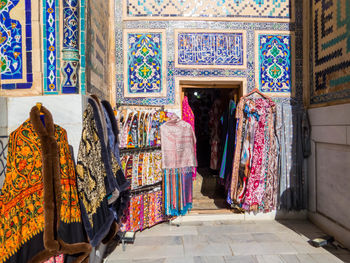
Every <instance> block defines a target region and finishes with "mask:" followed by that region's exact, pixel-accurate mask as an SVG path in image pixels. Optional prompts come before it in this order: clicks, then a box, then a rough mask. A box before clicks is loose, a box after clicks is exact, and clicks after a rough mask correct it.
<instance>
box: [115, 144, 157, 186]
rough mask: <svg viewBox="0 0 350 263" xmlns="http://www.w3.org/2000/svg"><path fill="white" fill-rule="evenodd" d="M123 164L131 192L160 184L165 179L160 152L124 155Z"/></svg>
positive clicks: (122, 157)
mask: <svg viewBox="0 0 350 263" xmlns="http://www.w3.org/2000/svg"><path fill="white" fill-rule="evenodd" d="M121 162H122V167H123V170H124V174H125V175H126V179H127V180H128V181H129V182H130V184H131V190H134V189H137V188H140V187H142V186H146V185H152V184H156V183H159V182H161V181H162V179H163V171H162V153H161V152H160V150H155V151H151V152H138V153H123V154H122V156H121Z"/></svg>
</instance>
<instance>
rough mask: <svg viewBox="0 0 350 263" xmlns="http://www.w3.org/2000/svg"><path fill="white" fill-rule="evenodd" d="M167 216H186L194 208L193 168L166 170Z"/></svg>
mask: <svg viewBox="0 0 350 263" xmlns="http://www.w3.org/2000/svg"><path fill="white" fill-rule="evenodd" d="M164 185H165V187H164V188H165V189H164V206H165V208H164V209H165V214H166V215H171V216H179V215H185V214H186V213H187V212H188V211H189V210H191V208H192V188H193V185H192V168H191V167H187V168H167V169H164Z"/></svg>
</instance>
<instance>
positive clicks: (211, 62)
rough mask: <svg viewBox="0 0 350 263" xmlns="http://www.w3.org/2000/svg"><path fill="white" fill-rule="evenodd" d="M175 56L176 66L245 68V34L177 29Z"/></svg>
mask: <svg viewBox="0 0 350 263" xmlns="http://www.w3.org/2000/svg"><path fill="white" fill-rule="evenodd" d="M175 57H176V58H175V59H176V62H177V63H176V67H192V68H198V67H216V68H218V67H222V68H226V67H227V66H229V67H235V68H244V67H245V62H246V57H245V34H244V33H243V32H231V33H225V32H212V33H209V32H208V31H207V32H181V31H179V32H177V31H175Z"/></svg>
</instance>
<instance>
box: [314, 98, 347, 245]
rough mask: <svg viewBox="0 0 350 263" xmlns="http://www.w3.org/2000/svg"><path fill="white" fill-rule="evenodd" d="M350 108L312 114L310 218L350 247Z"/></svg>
mask: <svg viewBox="0 0 350 263" xmlns="http://www.w3.org/2000/svg"><path fill="white" fill-rule="evenodd" d="M349 114H350V104H343V105H335V106H329V107H318V108H314V109H310V110H309V115H310V122H311V142H312V155H311V157H310V158H309V173H308V177H309V215H310V218H311V219H312V220H313V221H314V222H315V223H316V224H318V225H319V226H321V227H322V228H323V230H325V231H326V232H327V233H328V234H331V235H334V236H335V237H336V239H337V240H339V241H341V242H343V243H344V245H347V247H350V221H349V217H350V212H349V209H347V208H348V207H349V204H348V203H349V199H350V192H349V189H350V180H349V179H350V176H349V175H350V173H349V169H350V119H349V118H348V117H346V116H349Z"/></svg>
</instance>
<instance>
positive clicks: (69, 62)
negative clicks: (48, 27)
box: [61, 0, 79, 94]
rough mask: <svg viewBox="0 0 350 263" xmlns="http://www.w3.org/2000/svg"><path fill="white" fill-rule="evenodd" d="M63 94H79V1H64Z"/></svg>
mask: <svg viewBox="0 0 350 263" xmlns="http://www.w3.org/2000/svg"><path fill="white" fill-rule="evenodd" d="M62 52H63V55H62V59H63V63H62V68H61V70H62V82H61V83H62V89H61V90H62V93H65V94H67V93H79V78H78V76H79V0H63V50H62Z"/></svg>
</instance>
